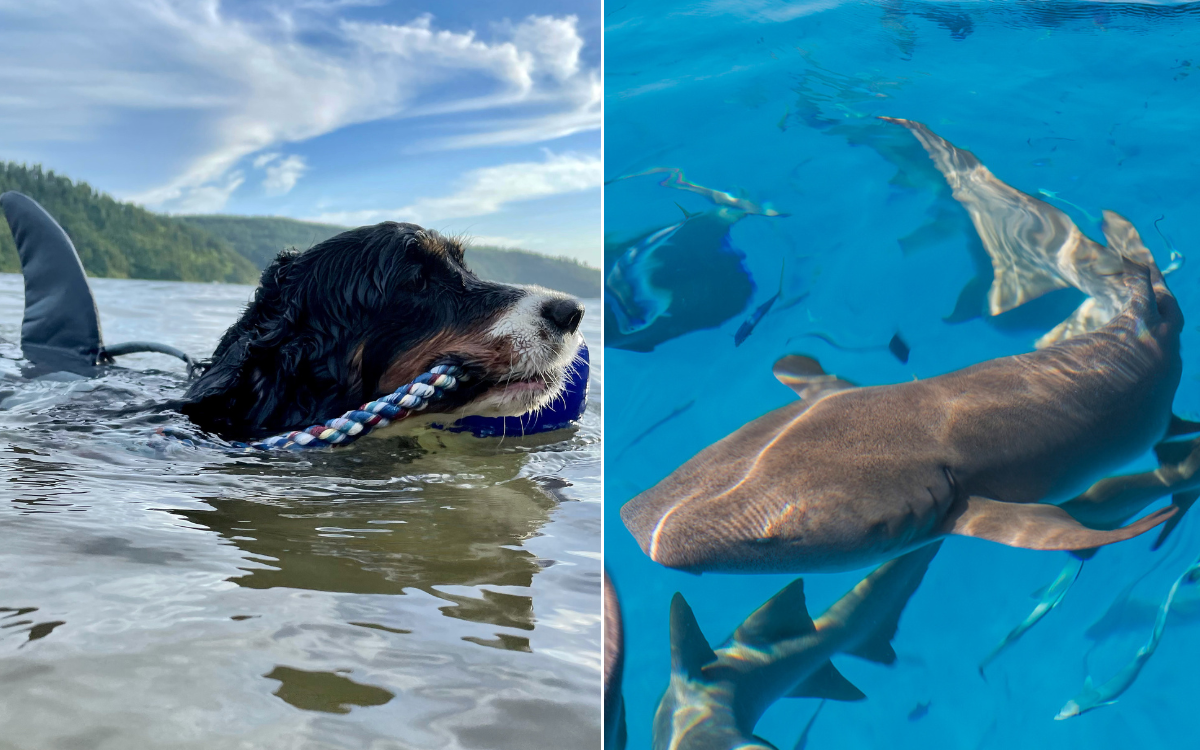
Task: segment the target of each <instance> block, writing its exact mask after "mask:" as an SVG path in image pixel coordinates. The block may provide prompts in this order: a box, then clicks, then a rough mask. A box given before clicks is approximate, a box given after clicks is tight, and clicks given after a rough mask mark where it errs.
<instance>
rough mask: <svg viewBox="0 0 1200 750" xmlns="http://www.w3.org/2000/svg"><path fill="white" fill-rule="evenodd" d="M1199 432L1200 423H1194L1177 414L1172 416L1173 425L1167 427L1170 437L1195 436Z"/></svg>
mask: <svg viewBox="0 0 1200 750" xmlns="http://www.w3.org/2000/svg"><path fill="white" fill-rule="evenodd" d="M1197 432H1200V422H1193V421H1192V420H1190V419H1184V418H1183V417H1180V416H1178V415H1176V414H1172V415H1171V423H1170V424H1168V425H1167V435H1168V436H1169V437H1175V436H1177V435H1194V434H1196V433H1197Z"/></svg>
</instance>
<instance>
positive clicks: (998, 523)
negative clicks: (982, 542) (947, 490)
mask: <svg viewBox="0 0 1200 750" xmlns="http://www.w3.org/2000/svg"><path fill="white" fill-rule="evenodd" d="M1176 510H1177V508H1175V507H1173V506H1172V507H1167V508H1162V509H1160V510H1157V511H1155V512H1153V513H1151V514H1150V515H1148V516H1146V517H1145V518H1141V519H1139V520H1137V521H1135V522H1133V523H1131V524H1129V525H1128V526H1123V527H1121V528H1119V529H1113V530H1112V531H1102V530H1099V529H1089V528H1088V527H1086V526H1084V525H1083V524H1081V523H1079V522H1078V521H1076V520H1075V519H1074V518H1072V517H1071V514H1070V513H1067V512H1066V511H1065V510H1063V509H1062V508H1059V507H1058V506H1055V505H1045V504H1042V503H1002V502H998V501H996V500H988V499H987V498H983V497H975V496H971V497H968V498H965V499H963V500H959V501H958V502H957V503H955V505H954V507H953V508H952V509H951V511H950V514H949V515H948V516H947V519H946V525H945V526H944V527H943V530H944V531H945V532H946V533H947V534H958V535H960V536H973V537H978V538H980V539H988V540H991V541H993V542H999V543H1000V544H1007V545H1008V546H1010V547H1023V548H1025V549H1043V550H1077V549H1086V548H1088V547H1100V546H1103V545H1105V544H1112V543H1114V542H1121V541H1124V540H1126V539H1132V538H1133V537H1135V536H1137V535H1138V534H1141V533H1143V532H1145V531H1149V530H1150V529H1152V528H1154V527H1155V526H1157V525H1159V524H1160V523H1162V522H1163V521H1165V520H1167V519H1168V518H1170V517H1171V516H1172V515H1174V514H1175V512H1176Z"/></svg>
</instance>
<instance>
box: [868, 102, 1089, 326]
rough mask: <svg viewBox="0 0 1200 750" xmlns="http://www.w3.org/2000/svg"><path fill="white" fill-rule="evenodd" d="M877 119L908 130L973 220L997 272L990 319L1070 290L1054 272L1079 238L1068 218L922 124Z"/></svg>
mask: <svg viewBox="0 0 1200 750" xmlns="http://www.w3.org/2000/svg"><path fill="white" fill-rule="evenodd" d="M880 119H881V120H886V121H887V122H892V123H896V124H897V125H902V126H904V127H906V128H908V130H909V132H911V133H912V134H913V135H914V136H915V137H916V139H917V140H918V141H919V142H920V143H921V145H922V146H924V147H925V151H926V152H927V153H928V154H929V157H930V158H931V159H933V163H934V166H936V167H937V169H938V171H939V172H941V173H942V175H943V176H944V177H945V178H946V182H947V183H948V184H949V185H950V188H951V190H952V191H953V194H954V198H955V200H957V201H958V202H959V203H961V204H962V205H963V207H964V208H966V209H967V213H969V214H970V215H971V221H972V222H973V223H974V224H975V229H976V231H977V232H978V234H979V238H980V239H981V240H982V241H983V246H984V249H986V250H987V254H988V256H989V257H990V258H991V261H992V268H993V269H994V270H995V276H994V279H993V281H992V286H991V289H990V291H989V292H988V304H989V308H990V312H991V314H992V315H999V314H1000V313H1003V312H1007V311H1008V310H1011V309H1013V308H1014V307H1019V306H1021V305H1023V304H1025V303H1026V302H1029V301H1031V300H1034V299H1037V298H1038V297H1040V296H1042V295H1043V294H1046V293H1047V292H1051V291H1054V290H1055V289H1062V288H1064V287H1067V286H1070V285H1071V284H1070V283H1069V282H1068V281H1067V280H1066V279H1064V278H1063V276H1062V274H1061V272H1060V271H1059V269H1058V267H1057V266H1058V260H1059V259H1058V255H1059V252H1060V251H1061V250H1062V249H1063V248H1064V247H1069V246H1070V245H1071V240H1072V239H1073V238H1074V237H1077V236H1078V235H1079V234H1080V232H1079V229H1078V228H1077V227H1076V226H1075V224H1074V222H1072V221H1071V218H1070V217H1069V216H1067V215H1066V214H1065V213H1063V212H1062V211H1060V210H1058V209H1057V208H1055V207H1054V206H1051V205H1050V204H1049V203H1046V202H1045V201H1043V200H1040V199H1038V198H1034V197H1033V196H1031V195H1029V194H1027V193H1023V192H1021V191H1019V190H1017V189H1016V188H1014V187H1011V186H1010V185H1008V184H1006V183H1004V182H1001V181H1000V180H998V179H997V178H996V177H995V175H993V174H992V173H991V172H990V171H989V170H988V168H987V167H985V166H984V165H983V164H982V163H981V162H980V161H979V159H977V158H975V156H974V154H972V153H971V152H970V151H965V150H963V149H960V148H958V147H957V146H955V145H954V144H953V143H950V142H949V141H947V140H946V139H945V138H942V137H941V136H939V135H937V134H936V133H934V132H933V131H932V130H930V129H929V128H928V127H926V126H925V125H922V124H921V123H919V122H914V121H912V120H901V119H898V118H894V117H881V118H880Z"/></svg>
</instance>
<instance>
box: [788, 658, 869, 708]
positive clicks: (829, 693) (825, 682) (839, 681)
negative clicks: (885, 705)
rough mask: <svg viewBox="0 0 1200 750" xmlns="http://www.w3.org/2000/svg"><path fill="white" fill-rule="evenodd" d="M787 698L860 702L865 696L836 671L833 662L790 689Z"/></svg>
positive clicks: (828, 662)
mask: <svg viewBox="0 0 1200 750" xmlns="http://www.w3.org/2000/svg"><path fill="white" fill-rule="evenodd" d="M787 697H788V698H828V699H829V700H835V701H860V700H863V699H864V698H866V697H867V696H866V695H864V694H863V692H862V691H861V690H859V689H858V688H856V687H854V685H853V684H852V683H851V682H850V680H847V679H846V678H845V677H844V676H842V673H841V672H839V671H837V667H835V666H833V662H831V661H827V662H825V665H824V666H822V667H821V668H820V669H818V670H817V671H816V672H813V673H812V674H811V675H809V676H808V677H807V678H805V680H804V681H803V682H801V683H800V684H799V685H797V686H796V687H794V688H792V690H791V692H789V693H788V694H787Z"/></svg>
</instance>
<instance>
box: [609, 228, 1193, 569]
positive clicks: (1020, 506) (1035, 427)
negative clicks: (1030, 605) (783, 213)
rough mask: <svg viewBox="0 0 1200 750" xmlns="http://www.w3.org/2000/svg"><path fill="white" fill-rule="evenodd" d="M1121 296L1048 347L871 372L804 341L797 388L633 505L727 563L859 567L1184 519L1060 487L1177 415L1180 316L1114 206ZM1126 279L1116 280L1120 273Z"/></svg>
mask: <svg viewBox="0 0 1200 750" xmlns="http://www.w3.org/2000/svg"><path fill="white" fill-rule="evenodd" d="M1104 234H1105V237H1106V238H1107V239H1108V247H1107V249H1108V250H1111V251H1113V252H1115V253H1117V254H1118V256H1119V257H1120V258H1121V260H1122V264H1121V268H1120V269H1119V270H1118V271H1117V273H1120V274H1122V276H1120V277H1118V279H1119V281H1120V282H1122V285H1123V286H1124V287H1125V294H1126V302H1125V304H1124V306H1123V308H1122V309H1121V310H1120V311H1119V312H1118V313H1117V314H1116V315H1114V316H1113V317H1112V319H1111V320H1109V321H1108V322H1107V323H1105V324H1104V325H1102V326H1100V327H1099V328H1096V329H1095V330H1092V331H1088V332H1082V333H1079V334H1077V335H1075V336H1073V337H1071V338H1068V339H1066V340H1060V341H1058V342H1057V343H1054V344H1052V345H1050V346H1047V347H1045V348H1043V349H1040V350H1038V351H1034V352H1029V353H1026V354H1020V355H1017V356H1013V357H1003V358H1000V359H994V360H990V361H987V362H983V363H981V364H978V365H974V366H972V367H968V368H966V369H964V370H959V371H957V372H952V373H948V374H945V375H940V376H938V377H934V378H930V379H928V380H922V381H914V382H908V383H901V384H897V385H885V386H875V387H868V388H856V387H854V386H853V385H852V384H851V383H848V382H846V381H844V380H841V379H839V378H837V377H835V376H832V375H827V374H825V373H824V371H823V370H822V369H821V368H820V365H819V364H817V363H816V361H815V360H812V359H810V358H807V357H797V356H792V357H785V358H784V359H782V360H780V361H779V362H778V363H777V364H776V373H777V375H778V376H779V377H780V380H782V381H784V382H785V383H786V384H788V385H790V386H791V387H792V388H793V389H794V390H795V391H796V393H797V394H798V395H799V396H800V400H799V401H797V402H795V403H793V404H790V405H788V406H785V407H783V408H781V409H777V410H775V411H773V412H770V413H768V414H767V415H765V416H763V417H760V418H759V419H756V420H754V421H753V422H750V423H749V424H747V425H746V426H744V427H742V428H741V429H739V430H738V431H736V432H734V433H733V434H732V435H730V436H728V437H726V438H724V439H723V440H720V441H719V442H717V443H715V444H713V445H711V446H709V447H708V448H706V449H704V450H703V451H701V452H700V453H699V454H697V455H696V456H695V457H694V458H692V459H691V460H690V461H688V462H687V463H685V464H684V465H683V466H681V467H680V468H679V469H677V470H676V471H675V472H674V473H672V474H671V475H670V476H668V477H667V478H666V479H664V480H663V481H662V482H660V483H659V484H658V485H657V486H655V487H653V488H651V489H649V490H647V491H646V492H644V493H642V494H641V495H639V496H637V497H635V498H634V499H633V500H631V501H630V502H629V503H627V504H626V505H625V507H623V508H622V509H621V517H622V519H623V520H624V522H625V525H626V526H627V527H628V528H629V530H630V531H631V532H632V533H633V535H634V536H635V537H636V538H637V540H638V542H639V544H640V545H641V547H642V549H643V550H644V551H645V552H646V554H648V555H649V556H650V557H651V558H653V559H654V560H656V561H657V562H659V563H662V564H663V565H667V566H669V567H673V568H680V569H685V570H690V571H693V572H703V571H726V572H805V571H832V570H849V569H853V568H857V567H862V566H865V565H869V564H871V563H876V562H879V561H881V560H886V559H889V558H892V557H895V556H896V555H899V554H902V553H904V552H906V551H908V550H912V549H915V548H917V547H920V546H922V545H925V544H928V543H930V542H932V541H934V540H937V539H940V538H942V537H944V536H946V535H948V534H959V535H964V536H975V537H980V538H984V539H990V540H992V541H996V542H1000V543H1002V544H1008V545H1011V546H1015V547H1025V548H1030V549H1044V550H1078V549H1087V548H1091V547H1097V546H1101V545H1105V544H1111V543H1113V542H1118V541H1121V540H1124V539H1129V538H1131V537H1134V536H1136V535H1138V534H1141V533H1142V532H1144V531H1146V530H1148V529H1150V528H1152V527H1154V526H1157V525H1158V524H1160V523H1162V522H1163V521H1165V520H1166V519H1167V518H1169V517H1170V516H1171V515H1172V514H1173V513H1174V512H1175V509H1174V508H1167V509H1164V510H1161V511H1157V512H1155V513H1153V514H1151V515H1149V516H1147V517H1145V518H1142V519H1141V520H1139V521H1136V522H1135V523H1133V524H1130V525H1128V526H1125V527H1123V528H1119V529H1111V530H1098V529H1090V528H1088V527H1086V526H1084V525H1083V524H1081V523H1079V522H1078V521H1077V520H1075V518H1073V517H1072V516H1071V515H1070V514H1069V513H1067V512H1066V511H1064V510H1062V509H1061V508H1058V507H1056V506H1055V505H1054V504H1053V503H1057V502H1063V501H1065V500H1067V499H1070V498H1072V497H1074V496H1075V495H1077V494H1078V493H1079V492H1081V491H1082V490H1084V489H1085V488H1087V487H1088V485H1089V484H1090V483H1091V482H1093V481H1095V480H1096V479H1098V478H1100V477H1102V476H1104V475H1105V474H1107V473H1109V472H1110V471H1111V470H1113V469H1116V468H1118V467H1120V466H1121V465H1122V464H1125V463H1127V462H1129V461H1131V460H1133V459H1134V458H1136V457H1138V456H1139V455H1141V454H1142V453H1144V452H1145V451H1146V450H1147V449H1149V448H1150V447H1152V446H1153V445H1155V444H1156V443H1158V442H1159V441H1160V440H1161V439H1162V438H1163V437H1164V436H1165V435H1166V434H1167V433H1168V428H1169V426H1170V425H1171V420H1172V415H1171V401H1172V399H1173V397H1174V395H1175V389H1176V388H1177V387H1178V385H1179V378H1180V373H1181V370H1182V362H1181V360H1180V354H1179V335H1180V331H1181V330H1182V327H1183V315H1182V313H1181V312H1180V309H1179V305H1178V304H1177V303H1176V301H1175V297H1174V296H1173V295H1172V294H1171V292H1170V290H1168V289H1167V286H1166V284H1165V282H1164V281H1163V278H1162V274H1161V273H1160V272H1159V270H1158V267H1157V266H1156V265H1154V260H1153V257H1152V256H1151V255H1150V253H1149V251H1148V250H1146V248H1145V246H1144V245H1143V244H1142V242H1141V240H1140V238H1139V237H1138V234H1137V231H1136V230H1135V229H1134V228H1133V226H1132V225H1131V224H1130V223H1129V222H1128V221H1126V220H1125V219H1123V218H1122V217H1120V216H1118V215H1116V214H1114V213H1111V212H1106V213H1105V224H1104ZM1114 280H1117V279H1114Z"/></svg>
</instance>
